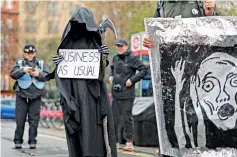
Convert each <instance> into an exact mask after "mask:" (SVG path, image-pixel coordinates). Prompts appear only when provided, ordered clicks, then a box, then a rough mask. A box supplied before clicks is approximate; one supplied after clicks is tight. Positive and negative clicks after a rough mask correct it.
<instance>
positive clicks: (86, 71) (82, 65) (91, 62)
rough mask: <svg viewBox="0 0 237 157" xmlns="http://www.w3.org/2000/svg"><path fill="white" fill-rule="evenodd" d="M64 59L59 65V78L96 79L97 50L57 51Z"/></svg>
mask: <svg viewBox="0 0 237 157" xmlns="http://www.w3.org/2000/svg"><path fill="white" fill-rule="evenodd" d="M59 54H61V55H62V56H63V57H64V59H63V61H62V62H60V63H59V65H58V68H57V74H58V76H59V77H60V78H81V79H98V77H99V71H100V58H101V57H100V53H99V52H98V49H59Z"/></svg>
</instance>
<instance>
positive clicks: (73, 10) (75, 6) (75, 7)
mask: <svg viewBox="0 0 237 157" xmlns="http://www.w3.org/2000/svg"><path fill="white" fill-rule="evenodd" d="M79 7H80V5H78V4H77V5H76V4H72V5H71V10H70V16H72V15H73V13H74V12H75V11H77V9H78V8H79Z"/></svg>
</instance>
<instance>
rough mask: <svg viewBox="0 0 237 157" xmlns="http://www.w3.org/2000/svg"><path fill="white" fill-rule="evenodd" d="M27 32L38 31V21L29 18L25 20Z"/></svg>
mask: <svg viewBox="0 0 237 157" xmlns="http://www.w3.org/2000/svg"><path fill="white" fill-rule="evenodd" d="M25 32H28V33H34V32H36V21H35V20H31V19H27V20H25Z"/></svg>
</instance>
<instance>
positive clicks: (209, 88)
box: [145, 17, 237, 157]
mask: <svg viewBox="0 0 237 157" xmlns="http://www.w3.org/2000/svg"><path fill="white" fill-rule="evenodd" d="M145 27H146V31H147V32H148V34H149V36H150V37H151V39H152V41H153V47H152V48H151V49H150V52H149V55H150V64H151V70H152V81H153V92H154V100H155V106H156V116H157V125H158V135H159V144H160V151H161V153H162V154H165V155H171V156H182V157H183V156H185V154H187V152H189V151H193V150H201V148H207V149H212V148H213V149H215V148H219V147H230V148H237V125H236V124H237V17H201V18H186V19H181V18H180V19H171V18H146V19H145ZM191 148H192V149H191Z"/></svg>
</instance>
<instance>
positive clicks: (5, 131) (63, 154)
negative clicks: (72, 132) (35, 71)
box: [1, 120, 157, 157]
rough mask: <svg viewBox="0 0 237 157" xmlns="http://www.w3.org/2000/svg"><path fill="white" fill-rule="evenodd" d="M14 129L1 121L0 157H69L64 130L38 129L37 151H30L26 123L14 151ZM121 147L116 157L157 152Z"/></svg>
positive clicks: (10, 122) (140, 156)
mask: <svg viewBox="0 0 237 157" xmlns="http://www.w3.org/2000/svg"><path fill="white" fill-rule="evenodd" d="M15 127H16V124H15V121H14V120H1V157H28V156H38V157H69V155H68V150H67V143H66V137H65V132H64V130H55V129H48V128H43V127H39V129H38V137H37V140H38V143H37V149H35V150H31V149H29V145H28V144H27V139H28V128H29V126H28V123H26V126H25V134H24V143H23V146H22V147H23V148H22V149H20V150H16V149H14V143H13V136H14V131H15ZM123 147H124V145H122V144H121V145H120V149H118V157H136V156H138V157H154V156H156V151H157V148H153V147H137V146H135V151H134V152H125V151H123V150H122V148H123Z"/></svg>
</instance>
